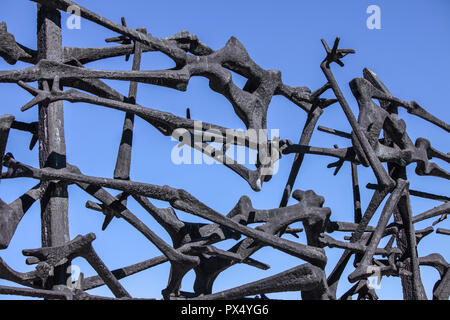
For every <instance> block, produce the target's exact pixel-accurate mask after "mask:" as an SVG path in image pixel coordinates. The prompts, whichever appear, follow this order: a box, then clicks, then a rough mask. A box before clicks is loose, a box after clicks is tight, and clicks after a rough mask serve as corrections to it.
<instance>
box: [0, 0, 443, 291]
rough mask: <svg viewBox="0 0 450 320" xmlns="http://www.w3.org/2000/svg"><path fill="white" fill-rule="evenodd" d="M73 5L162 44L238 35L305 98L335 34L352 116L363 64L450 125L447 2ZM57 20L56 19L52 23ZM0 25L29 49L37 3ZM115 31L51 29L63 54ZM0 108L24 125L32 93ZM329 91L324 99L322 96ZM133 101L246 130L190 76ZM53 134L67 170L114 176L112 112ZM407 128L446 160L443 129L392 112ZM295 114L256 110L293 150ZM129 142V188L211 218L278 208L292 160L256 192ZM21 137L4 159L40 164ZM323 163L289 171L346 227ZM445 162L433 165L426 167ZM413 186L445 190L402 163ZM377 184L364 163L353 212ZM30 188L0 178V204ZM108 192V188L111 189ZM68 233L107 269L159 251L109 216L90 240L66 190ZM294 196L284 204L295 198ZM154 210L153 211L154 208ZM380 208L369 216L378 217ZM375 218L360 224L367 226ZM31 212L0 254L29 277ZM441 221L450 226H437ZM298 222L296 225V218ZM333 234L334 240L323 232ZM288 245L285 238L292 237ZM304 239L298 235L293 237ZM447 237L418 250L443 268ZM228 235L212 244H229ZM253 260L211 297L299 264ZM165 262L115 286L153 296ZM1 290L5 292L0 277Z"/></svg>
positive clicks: (329, 119)
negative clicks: (167, 191) (165, 195)
mask: <svg viewBox="0 0 450 320" xmlns="http://www.w3.org/2000/svg"><path fill="white" fill-rule="evenodd" d="M79 4H81V5H83V6H85V7H87V8H88V9H90V10H93V11H95V12H97V13H99V14H101V15H103V16H105V17H107V18H109V19H111V20H114V21H117V22H120V17H122V16H125V17H126V18H127V23H128V26H129V27H132V28H137V27H146V28H147V30H148V32H150V33H151V34H152V35H154V36H157V37H167V36H170V35H173V34H175V33H177V32H179V31H181V30H185V29H186V30H189V31H190V32H191V33H194V34H196V35H197V36H198V37H199V39H200V40H201V41H202V42H204V43H205V44H207V45H209V46H210V47H212V48H213V49H220V48H222V47H223V46H224V45H225V43H226V42H227V40H228V39H229V38H230V37H231V36H235V37H236V38H238V39H239V40H240V41H241V42H242V43H243V44H244V46H245V47H246V49H247V51H248V52H249V54H250V56H251V58H252V59H253V60H254V61H255V62H256V63H257V64H259V65H260V66H261V67H263V68H265V69H275V70H280V71H281V72H282V79H283V82H284V83H286V84H288V85H292V86H307V87H309V88H311V89H312V90H315V89H317V88H319V87H321V86H322V85H323V84H324V83H325V81H326V80H325V77H324V75H323V74H322V72H321V70H320V68H319V64H320V62H321V61H322V59H323V58H324V50H323V47H322V45H321V43H320V39H321V38H324V39H326V40H327V42H328V43H332V42H333V40H334V38H335V37H336V36H340V37H341V47H342V48H353V49H355V50H356V54H354V55H351V56H347V57H345V58H344V60H343V61H344V63H345V67H344V68H340V67H339V66H337V65H333V71H334V73H335V76H336V78H337V80H338V82H339V84H340V86H341V89H342V90H343V92H344V94H345V97H346V98H347V100H348V101H349V103H350V105H351V107H352V110H353V112H354V113H355V114H356V115H357V112H358V108H357V105H356V102H355V100H354V98H353V96H352V95H351V93H350V90H349V86H348V82H349V81H350V80H351V79H353V78H355V77H360V76H362V69H363V68H364V67H368V68H371V69H373V70H374V71H375V72H376V73H377V74H378V75H379V77H380V78H381V79H382V80H383V81H384V83H385V84H386V85H387V87H388V88H389V89H390V91H391V92H392V93H393V94H394V95H396V96H397V97H399V98H401V99H404V100H407V101H409V100H415V101H417V102H419V104H421V105H422V106H423V107H424V108H426V109H427V110H428V111H429V112H431V113H432V114H434V115H436V116H438V117H440V118H442V119H443V120H444V121H446V122H447V123H449V122H450V116H449V111H448V110H449V109H448V107H449V106H448V99H447V97H446V96H447V95H448V93H449V92H450V83H449V81H448V74H449V73H450V60H449V59H448V58H449V57H448V52H449V51H450V42H449V41H448V37H449V32H450V2H449V1H447V0H433V1H406V0H396V1H381V0H371V1H366V0H352V1H350V0H348V1H333V0H327V1H325V0H322V1H266V0H261V1H235V0H229V1H205V0H196V1H145V0H128V1H106V0H97V1H87V0H80V1H79ZM369 5H378V6H379V7H380V9H381V29H380V30H369V29H368V28H367V26H366V20H367V18H368V17H369V14H367V13H366V9H367V7H368V6H369ZM67 17H68V15H67V14H65V13H64V14H63V22H65V21H66V19H67ZM0 21H5V22H6V23H7V25H8V31H9V32H11V33H13V34H14V35H15V37H16V41H18V42H20V43H21V44H23V45H26V46H28V47H30V48H34V49H35V48H36V4H35V3H34V2H31V1H26V0H20V1H18V0H3V1H1V3H0ZM112 36H115V34H114V33H113V32H111V31H109V30H106V29H104V28H102V27H100V26H97V25H95V24H93V23H91V22H89V21H86V20H82V22H81V29H80V30H69V29H67V27H66V26H65V23H63V43H64V45H66V46H82V47H100V46H107V45H108V44H105V42H104V39H105V38H108V37H112ZM173 65H174V64H173V62H172V61H171V60H170V59H169V58H167V57H166V56H164V55H163V54H161V53H147V54H145V55H144V58H143V62H142V69H143V70H154V69H164V68H170V67H172V66H173ZM26 66H27V65H26V64H25V63H17V64H16V65H14V66H10V65H8V64H7V63H6V62H5V61H3V60H1V61H0V70H7V69H19V68H24V67H26ZM87 67H90V68H95V69H109V70H112V69H117V70H129V69H130V68H131V59H130V61H129V62H125V59H124V58H123V57H120V58H112V59H108V60H104V61H100V62H96V63H92V64H89V65H87ZM233 80H234V81H235V83H236V84H238V85H239V86H242V85H243V84H244V79H243V78H242V77H240V76H238V75H236V74H234V73H233ZM107 83H108V84H110V85H111V86H112V87H114V88H115V89H117V90H118V91H120V92H121V93H123V94H127V92H128V85H129V84H128V83H127V82H118V81H115V82H114V81H107ZM0 96H1V108H2V114H7V113H9V114H14V115H15V116H16V119H17V120H19V121H26V122H31V121H36V120H37V108H34V109H31V110H29V111H27V112H23V113H22V112H20V107H21V106H22V105H24V104H25V103H26V102H28V101H29V100H30V99H31V96H30V95H29V94H28V93H26V92H25V91H23V90H22V89H21V88H19V87H18V86H17V85H14V84H2V85H0ZM328 97H330V95H328ZM137 102H138V103H140V104H141V105H144V106H148V107H152V108H157V109H161V110H165V111H170V112H172V113H174V114H176V115H180V116H184V115H185V109H186V107H189V108H190V109H191V115H192V118H193V119H200V120H203V121H208V122H211V123H216V124H219V125H221V126H224V127H229V128H234V129H238V128H244V124H243V123H242V122H241V121H240V120H239V118H238V117H237V116H236V115H235V113H234V112H233V108H232V106H231V105H230V103H229V102H228V101H227V100H226V99H225V98H224V97H223V96H221V95H219V94H217V93H215V92H213V91H211V90H210V89H209V87H208V81H207V80H206V79H204V78H199V77H195V78H192V79H191V80H190V82H189V87H188V90H187V91H186V92H178V91H175V90H172V89H168V88H162V87H157V86H151V85H142V84H141V85H139V90H138V98H137ZM64 105H65V109H64V115H65V134H66V142H67V159H68V162H70V163H72V164H74V165H77V166H78V167H79V168H80V169H81V170H82V171H83V173H85V174H88V175H94V176H99V177H112V175H113V172H114V166H115V161H116V154H117V149H118V145H119V141H120V135H121V130H122V124H123V113H122V112H119V111H115V110H109V109H107V108H102V107H98V106H89V105H84V104H71V103H67V102H65V104H64ZM400 116H401V117H402V118H403V119H405V121H406V123H407V130H408V133H409V135H410V137H411V138H412V139H413V141H414V140H415V139H417V138H418V137H425V138H427V139H429V140H430V141H431V142H432V144H433V146H435V147H436V148H437V149H439V150H441V151H443V152H448V151H449V150H448V135H446V133H445V132H444V131H443V130H441V129H439V128H437V127H435V126H433V125H431V124H429V123H427V122H425V121H424V120H421V119H419V118H416V117H414V116H411V115H409V114H407V113H406V112H405V110H401V111H400ZM305 119H306V114H305V112H304V111H303V110H301V109H300V108H299V107H297V106H295V105H294V104H292V103H291V102H289V101H287V100H286V99H285V98H283V97H281V96H275V97H274V98H273V100H272V102H271V105H270V107H269V111H268V128H269V129H279V131H280V136H281V139H290V140H292V141H294V142H297V141H298V139H299V136H300V133H301V130H302V128H303V124H304V122H305ZM319 125H323V126H327V127H331V128H335V129H339V130H343V131H347V132H350V131H351V127H350V125H349V123H348V122H347V120H346V117H345V115H344V114H343V112H342V109H341V108H340V106H339V105H338V104H336V105H334V106H332V107H329V108H328V109H326V111H325V112H324V115H323V116H322V117H321V119H320V121H319ZM135 128H136V129H135V137H134V145H133V158H132V169H131V177H132V179H133V180H134V181H140V182H148V183H152V184H157V185H165V184H167V185H170V186H172V187H176V188H184V189H186V190H187V191H189V192H190V193H191V194H193V195H194V196H196V197H197V198H198V199H199V200H201V201H203V202H204V203H206V204H207V205H208V206H210V207H212V208H213V209H215V210H216V211H218V212H220V213H223V214H226V213H228V212H229V210H231V209H232V208H233V207H234V205H235V204H236V203H237V201H238V200H239V198H240V197H241V196H242V195H248V196H249V197H250V198H251V200H252V202H253V205H254V207H255V208H260V209H270V208H276V207H277V206H278V204H279V202H280V199H281V195H282V191H283V188H284V185H285V183H286V181H287V177H288V174H289V171H290V168H291V165H292V161H293V158H294V157H293V155H288V156H283V158H282V159H281V160H280V166H279V172H278V173H277V174H276V175H275V176H274V177H273V178H272V180H271V181H270V182H268V183H266V184H264V186H263V189H262V190H261V191H260V192H254V191H253V190H251V188H250V187H249V186H248V184H247V183H246V182H245V181H244V180H243V179H241V178H240V177H239V176H237V175H236V174H235V173H233V172H232V171H230V170H229V169H227V168H225V167H223V166H220V165H206V164H204V165H179V166H177V165H175V164H173V163H172V162H171V158H170V155H171V150H172V148H173V147H174V146H175V142H173V141H171V140H170V138H168V137H164V136H162V135H161V134H160V133H159V132H158V131H157V130H155V129H154V128H153V127H151V126H150V125H149V124H148V123H146V122H145V121H143V120H141V119H139V118H138V119H136V122H135ZM29 140H30V135H29V134H27V133H24V132H19V131H16V130H13V131H12V132H11V134H10V140H9V142H8V146H7V151H8V152H12V153H13V154H14V156H15V158H16V159H17V160H19V161H21V162H24V163H27V164H30V165H33V166H36V167H37V166H38V150H37V148H35V149H34V150H32V151H29V150H28V149H27V147H28V143H29ZM334 144H338V145H339V146H340V147H344V146H348V145H349V141H347V140H345V139H343V138H339V137H335V136H330V135H328V134H326V133H322V132H318V131H316V132H315V133H314V135H313V138H312V140H311V145H314V146H321V147H332V146H333V145H334ZM333 161H334V159H333V158H328V157H321V156H314V155H307V156H306V157H305V161H304V163H303V166H302V167H301V169H300V173H299V176H298V178H297V182H296V184H295V188H294V189H301V190H309V189H312V190H314V191H315V192H316V193H317V194H319V195H322V196H324V197H325V206H327V207H330V208H331V210H332V214H331V219H332V220H339V221H352V219H353V218H352V217H353V209H352V208H353V200H352V189H351V175H350V165H349V164H348V163H347V164H345V165H344V166H343V168H342V169H341V171H340V172H339V174H338V175H337V176H333V169H327V168H326V165H327V164H328V163H330V162H333ZM438 163H439V164H440V165H442V166H444V168H448V167H445V164H443V163H442V162H438ZM408 177H409V180H410V182H411V186H410V187H411V189H416V190H421V191H426V192H432V193H437V194H443V195H448V182H447V181H445V180H443V179H440V178H434V177H419V176H417V175H416V174H415V173H414V166H409V167H408ZM369 182H370V183H374V182H376V180H375V177H374V175H373V173H372V172H371V170H370V169H369V168H365V169H361V170H360V185H361V186H363V187H362V190H361V192H362V205H363V209H365V208H366V206H367V204H368V202H369V199H370V196H371V191H369V190H366V189H365V188H364V186H365V185H366V183H369ZM35 184H36V181H33V180H31V179H16V180H12V181H2V182H1V184H0V197H1V198H2V199H3V200H4V201H5V202H7V203H10V202H12V201H13V200H15V199H16V198H17V197H19V196H20V195H21V194H23V193H24V192H25V191H27V190H28V189H29V188H30V187H32V186H33V185H35ZM113 194H115V192H114V191H113ZM69 196H70V198H69V217H70V235H71V238H74V237H75V236H76V235H78V234H87V233H89V232H94V233H95V234H96V235H97V240H95V242H94V248H95V249H96V250H97V252H98V254H99V255H100V257H101V258H102V259H103V260H104V262H105V263H106V264H107V265H108V266H109V268H110V269H115V268H118V267H122V266H126V265H129V264H133V263H136V262H139V261H143V260H146V259H149V258H152V257H155V256H158V255H160V252H159V251H158V250H157V249H156V248H155V247H154V246H153V245H152V244H151V243H149V242H148V241H147V240H146V239H145V238H144V237H143V236H142V235H141V234H140V233H139V232H137V231H136V230H134V229H133V228H132V227H131V226H130V225H128V224H127V223H126V222H125V221H122V220H120V221H119V220H114V221H113V222H112V223H111V225H110V226H109V228H108V229H107V230H106V231H104V232H102V231H101V224H102V221H103V215H102V214H100V213H97V212H94V211H91V210H89V209H86V208H85V203H86V201H87V200H94V199H92V198H91V197H90V196H89V195H87V194H85V193H84V192H83V191H81V190H80V189H78V188H77V187H76V186H70V187H69ZM295 202H296V201H295V200H292V199H291V201H290V202H289V203H290V204H293V203H295ZM153 203H154V204H155V205H157V206H159V207H166V206H167V205H166V204H165V203H162V202H159V201H154V202H153ZM438 204H440V203H438V202H435V201H431V200H423V199H418V198H414V197H412V206H413V212H414V214H419V213H421V212H423V211H425V210H428V209H430V208H432V207H434V206H436V205H438ZM129 208H130V209H131V211H133V212H134V213H135V214H136V215H137V216H138V217H139V218H140V219H142V220H143V221H144V222H145V223H146V224H147V225H148V226H149V227H150V228H152V230H154V231H155V232H156V233H157V234H158V235H159V236H161V237H162V238H163V239H165V240H166V241H168V242H169V241H170V238H169V237H168V235H167V234H166V233H165V231H164V230H163V229H162V227H160V226H159V225H158V224H157V223H156V222H155V221H154V220H153V218H152V217H151V216H150V215H148V214H147V213H146V212H145V211H144V210H143V209H142V208H140V207H139V205H138V204H136V203H135V202H134V201H131V200H130V204H129ZM379 211H380V210H379ZM379 211H378V214H377V215H376V216H375V217H374V219H373V220H372V222H371V224H372V225H373V224H374V223H376V221H377V219H378V217H379ZM39 212H40V211H39V205H38V204H35V205H34V206H33V207H32V209H31V210H30V211H29V212H28V213H27V214H26V215H25V217H24V218H23V220H22V222H21V224H20V225H19V227H18V229H17V232H16V235H15V236H14V238H13V240H12V242H11V245H10V247H9V248H8V249H6V250H3V251H1V252H0V256H1V257H2V258H3V259H4V260H5V261H6V262H7V263H8V264H9V265H11V266H12V267H13V268H15V269H16V270H20V271H31V270H33V267H32V266H27V265H25V263H24V262H25V257H23V256H22V254H21V250H22V249H28V248H37V247H40V213H39ZM177 213H178V215H179V217H180V218H182V219H183V220H187V221H201V219H199V218H196V217H194V216H191V215H189V214H186V213H182V212H179V211H177ZM430 224H431V221H427V222H425V223H418V224H417V225H416V228H418V229H421V228H425V227H427V226H428V225H430ZM439 226H441V227H444V228H449V227H450V226H449V224H448V221H445V222H443V223H441V224H440V225H439ZM296 227H300V225H299V224H297V225H296ZM332 236H334V237H340V236H338V235H336V234H335V233H334V234H332ZM286 238H289V239H291V240H295V239H294V238H293V237H292V236H290V235H287V236H286ZM298 241H300V242H302V243H306V238H305V235H304V234H300V239H299V240H298ZM449 244H450V242H449V238H448V237H446V236H444V235H438V234H435V233H434V234H432V235H430V236H428V237H427V238H425V239H424V240H423V241H422V242H421V243H420V246H419V255H420V256H424V255H427V254H430V253H433V252H439V253H441V254H442V255H443V256H444V257H445V258H446V259H447V261H450V252H449V250H448V246H449ZM232 245H233V241H226V242H224V243H222V244H220V245H219V247H220V248H224V249H228V248H230V247H231V246H232ZM341 252H342V251H341V250H339V249H332V250H328V249H327V255H328V264H327V267H326V271H327V274H329V272H330V271H331V270H332V269H333V267H334V265H335V263H336V261H337V259H338V258H339V257H340V255H341ZM253 258H255V259H258V260H260V261H263V262H265V263H268V264H270V265H271V269H270V270H268V271H261V270H259V269H255V268H253V267H249V266H244V265H237V266H234V267H232V268H230V269H228V270H227V271H225V272H223V273H222V274H221V275H220V276H219V277H218V279H217V281H216V282H215V285H214V291H220V290H223V289H227V288H231V287H234V286H237V285H240V284H243V283H246V282H249V281H253V280H258V279H261V278H263V277H267V276H270V275H273V274H276V273H279V272H281V271H283V270H286V269H288V268H290V267H294V266H296V265H298V264H300V263H303V262H302V261H299V260H298V259H296V258H292V257H289V256H287V255H286V254H284V253H281V252H278V251H277V250H274V249H272V248H265V249H262V250H260V251H258V253H257V254H255V255H254V256H253ZM74 264H75V265H77V266H79V268H80V269H81V271H82V272H84V274H85V276H89V275H93V274H94V271H93V269H92V268H90V267H89V265H88V264H87V263H85V262H84V261H83V260H81V259H76V260H74ZM352 270H353V267H352V266H351V264H349V267H348V268H347V270H346V272H345V274H344V276H343V277H342V280H341V283H340V286H339V289H338V296H339V295H340V294H342V293H344V292H345V291H346V290H347V289H348V288H350V286H351V284H349V283H348V281H347V279H346V277H347V275H348V274H349V273H350V272H351V271H352ZM421 271H422V279H423V282H424V285H425V288H426V292H427V295H428V297H429V298H430V297H431V292H432V288H433V285H434V283H435V282H436V281H437V280H438V279H439V276H438V273H437V272H436V271H435V270H434V269H431V268H429V267H422V268H421ZM168 274H169V268H168V264H165V265H160V266H157V267H155V268H152V269H150V270H147V271H145V272H142V273H141V274H138V275H134V276H131V277H129V278H127V279H124V280H121V282H122V283H123V284H124V286H125V287H126V289H127V290H129V292H130V293H131V294H132V295H133V296H136V297H156V298H159V297H161V296H160V292H161V290H162V289H163V288H165V286H166V284H167V278H168ZM193 280H194V273H193V272H190V273H189V274H188V275H187V277H186V278H185V281H184V282H183V285H182V289H183V290H185V291H192V284H193ZM0 284H9V285H10V283H7V282H5V281H0ZM91 292H92V293H94V294H102V295H111V294H110V292H109V290H108V289H107V288H106V287H104V288H99V289H96V290H93V291H91ZM377 294H378V295H379V297H380V298H381V299H400V298H401V297H402V293H401V286H400V280H399V279H398V278H383V281H382V287H381V289H379V290H377ZM299 296H300V295H299V293H298V292H295V293H281V294H271V295H269V297H271V298H289V299H298V298H299ZM0 298H1V299H4V298H6V297H5V296H2V297H0Z"/></svg>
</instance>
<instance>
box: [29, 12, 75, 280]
mask: <svg viewBox="0 0 450 320" xmlns="http://www.w3.org/2000/svg"><path fill="white" fill-rule="evenodd" d="M37 48H38V59H39V60H40V59H48V60H52V61H56V62H62V61H63V47H62V37H61V14H60V12H59V11H58V10H56V9H52V8H48V7H46V6H43V5H40V4H38V6H37ZM51 86H52V83H51V81H40V82H39V87H40V88H41V89H44V90H49V89H50V88H51ZM39 165H40V167H41V168H44V167H49V168H54V169H61V168H65V167H66V143H65V138H64V113H63V102H62V101H58V102H54V103H49V104H40V105H39ZM48 183H49V188H48V189H47V192H46V193H45V195H44V197H43V198H42V200H41V221H42V246H43V247H50V246H58V245H62V244H64V243H65V242H67V241H69V240H70V236H69V223H68V194H67V185H65V184H64V183H55V182H48ZM67 267H68V266H61V267H58V268H57V270H55V274H54V276H53V277H52V279H49V280H50V281H48V284H47V285H48V286H50V287H51V286H53V285H57V284H65V283H66V281H67V275H66V273H67V272H66V270H67Z"/></svg>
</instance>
